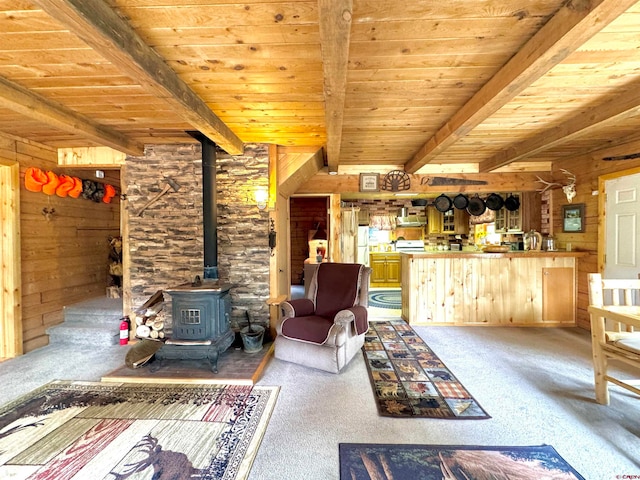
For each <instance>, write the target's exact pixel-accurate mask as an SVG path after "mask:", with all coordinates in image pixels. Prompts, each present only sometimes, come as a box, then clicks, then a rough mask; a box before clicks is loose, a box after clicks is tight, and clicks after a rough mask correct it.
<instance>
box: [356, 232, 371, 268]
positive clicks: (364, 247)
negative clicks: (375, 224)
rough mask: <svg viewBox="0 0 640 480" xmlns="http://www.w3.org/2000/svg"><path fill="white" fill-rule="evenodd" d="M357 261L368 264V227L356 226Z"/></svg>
mask: <svg viewBox="0 0 640 480" xmlns="http://www.w3.org/2000/svg"><path fill="white" fill-rule="evenodd" d="M357 260H358V263H361V264H363V265H365V266H367V267H368V266H369V227H365V226H361V227H358V253H357Z"/></svg>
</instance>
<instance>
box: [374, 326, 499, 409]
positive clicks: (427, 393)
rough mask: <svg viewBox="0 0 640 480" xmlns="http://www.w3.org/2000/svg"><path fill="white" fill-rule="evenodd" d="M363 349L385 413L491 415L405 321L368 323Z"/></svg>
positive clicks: (378, 402) (375, 391)
mask: <svg viewBox="0 0 640 480" xmlns="http://www.w3.org/2000/svg"><path fill="white" fill-rule="evenodd" d="M363 351H364V356H365V360H366V362H365V363H366V365H367V370H368V371H369V379H370V380H371V384H372V387H373V390H374V396H375V400H376V403H377V405H378V413H379V414H380V415H382V416H386V417H428V418H446V419H479V418H490V417H489V415H487V413H486V412H485V411H484V409H483V408H482V407H481V406H480V405H479V404H478V402H476V400H475V399H474V398H473V397H472V396H471V394H470V393H469V392H468V391H467V389H466V388H465V387H464V386H462V384H461V383H460V382H459V381H458V379H457V378H456V377H455V375H454V374H453V373H452V372H451V371H450V370H449V369H448V368H447V367H446V365H445V364H444V363H443V362H442V361H441V360H440V359H439V358H438V356H437V355H436V354H435V353H434V352H433V351H432V350H431V349H430V348H429V346H428V345H427V344H426V343H425V342H424V340H422V339H421V338H420V336H418V334H417V333H416V332H415V331H414V330H413V328H411V326H409V325H408V324H407V323H406V322H405V321H404V320H389V321H379V322H371V323H369V331H368V332H367V334H366V336H365V343H364V346H363Z"/></svg>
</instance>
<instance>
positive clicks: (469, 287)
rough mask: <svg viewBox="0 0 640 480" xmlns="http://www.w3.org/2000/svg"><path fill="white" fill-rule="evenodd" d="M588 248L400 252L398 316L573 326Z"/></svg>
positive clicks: (413, 320)
mask: <svg viewBox="0 0 640 480" xmlns="http://www.w3.org/2000/svg"><path fill="white" fill-rule="evenodd" d="M586 255H587V253H586V252H566V251H555V252H547V251H509V252H505V253H484V252H473V251H471V252H466V251H465V252H452V251H435V252H431V251H427V252H424V253H422V252H420V253H401V254H400V259H401V272H402V318H403V319H404V320H405V321H407V322H408V323H410V324H415V325H465V326H471V325H485V326H486V325H490V326H507V325H509V326H536V327H542V326H553V327H557V326H575V324H576V285H577V279H576V272H577V266H576V264H577V261H578V259H579V258H580V257H584V256H586Z"/></svg>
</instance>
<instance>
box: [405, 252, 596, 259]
mask: <svg viewBox="0 0 640 480" xmlns="http://www.w3.org/2000/svg"><path fill="white" fill-rule="evenodd" d="M403 254H404V255H409V256H411V257H420V258H422V257H429V258H433V257H443V258H455V257H460V256H465V257H477V258H532V257H574V258H575V257H583V256H585V255H587V253H586V252H567V251H564V250H554V251H546V250H528V251H524V250H511V251H509V252H505V253H489V252H483V251H481V250H478V251H473V250H468V251H467V250H465V251H452V250H444V251H439V250H438V251H435V250H434V251H427V250H425V251H424V252H410V253H404V252H403Z"/></svg>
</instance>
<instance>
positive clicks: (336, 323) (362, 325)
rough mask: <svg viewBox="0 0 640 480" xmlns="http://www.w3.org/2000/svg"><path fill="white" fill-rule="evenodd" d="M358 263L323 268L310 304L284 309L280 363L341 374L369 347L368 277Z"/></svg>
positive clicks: (286, 305) (316, 274) (299, 303)
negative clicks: (365, 346)
mask: <svg viewBox="0 0 640 480" xmlns="http://www.w3.org/2000/svg"><path fill="white" fill-rule="evenodd" d="M370 275H371V269H370V268H368V267H365V266H364V265H361V264H358V263H321V264H320V265H318V268H317V269H316V271H315V272H314V274H313V278H312V279H311V283H310V284H309V290H308V292H307V294H306V296H305V298H300V299H296V300H289V301H288V302H284V303H283V304H281V309H282V315H281V320H280V321H279V322H278V324H277V325H276V331H277V336H276V340H275V357H276V358H278V359H280V360H285V361H288V362H293V363H298V364H300V365H304V366H307V367H312V368H317V369H320V370H325V371H327V372H332V373H338V372H340V370H342V368H343V367H344V366H345V365H346V364H347V363H349V361H350V360H351V359H352V358H353V356H354V355H355V354H356V353H357V352H358V350H360V349H361V348H362V346H363V345H364V336H365V334H366V332H367V330H368V328H369V322H368V317H367V306H368V304H369V276H370Z"/></svg>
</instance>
